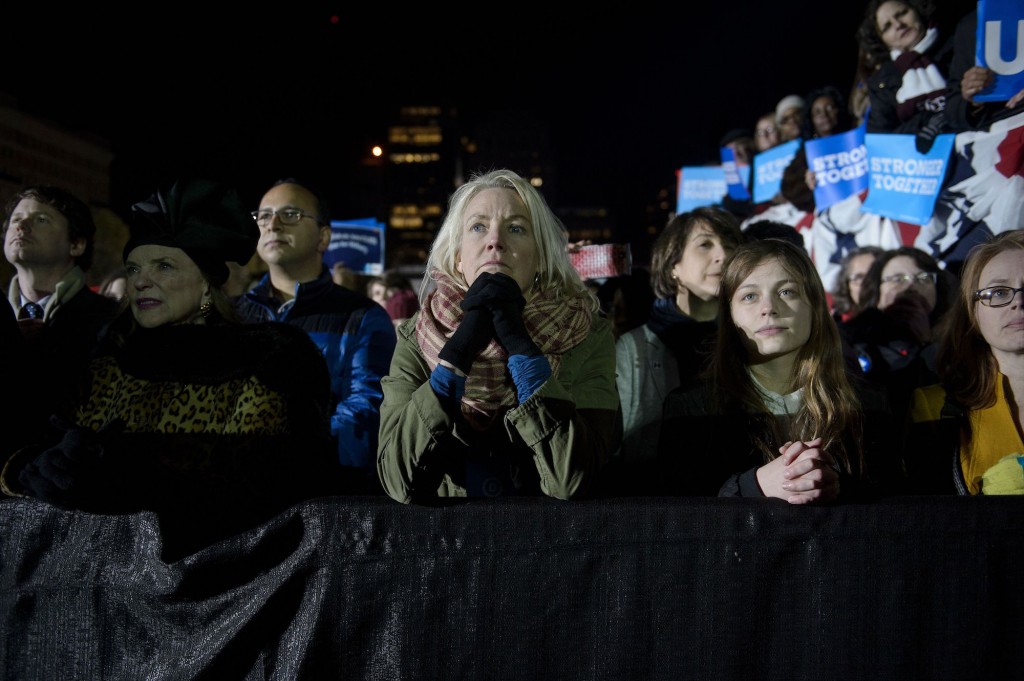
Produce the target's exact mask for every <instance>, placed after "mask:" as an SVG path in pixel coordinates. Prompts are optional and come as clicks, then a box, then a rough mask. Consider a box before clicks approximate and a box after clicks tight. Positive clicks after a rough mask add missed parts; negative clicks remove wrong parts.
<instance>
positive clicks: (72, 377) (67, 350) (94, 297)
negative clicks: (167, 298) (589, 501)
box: [0, 268, 121, 453]
mask: <svg viewBox="0 0 1024 681" xmlns="http://www.w3.org/2000/svg"><path fill="white" fill-rule="evenodd" d="M76 270H77V268H76ZM79 272H80V271H79ZM69 276H71V275H69ZM81 276H82V278H83V279H84V274H82V275H81ZM120 310H121V305H120V304H119V303H118V302H117V301H115V300H113V299H112V298H108V297H106V296H102V295H100V294H98V293H95V292H94V291H92V290H90V289H89V288H85V287H83V288H81V289H79V290H78V292H77V293H75V294H74V295H73V296H71V297H69V298H67V299H65V300H62V301H61V303H60V306H59V308H58V309H57V311H56V312H55V313H54V314H53V315H52V316H50V315H48V316H47V318H46V319H45V320H44V321H41V322H40V321H36V320H23V321H20V322H18V324H19V326H20V327H21V329H22V331H23V333H24V336H25V338H26V346H25V351H24V354H21V355H19V356H18V358H17V361H19V362H23V363H24V364H25V365H27V366H29V367H31V369H32V371H31V375H32V380H33V381H34V382H35V384H36V386H37V390H35V392H34V393H33V394H34V398H33V399H34V401H33V404H32V407H31V408H30V409H27V410H26V411H27V413H26V421H24V422H22V423H20V424H19V426H18V429H17V431H16V432H15V433H13V436H10V437H7V438H4V444H3V445H2V446H0V447H2V449H0V453H10V452H12V451H13V450H14V449H15V448H16V447H18V446H21V445H24V444H27V443H29V442H33V441H35V440H36V439H38V437H39V435H40V433H42V432H43V431H44V430H46V424H47V423H48V422H49V418H50V417H51V416H52V415H54V414H61V415H64V416H65V417H66V416H68V415H69V414H70V411H71V410H72V409H73V408H74V407H75V405H77V404H78V402H79V400H80V398H81V392H82V380H83V377H84V375H85V373H86V369H87V368H88V366H89V361H90V360H91V359H92V356H93V353H94V352H95V350H96V345H97V343H98V342H99V338H100V336H101V334H102V331H103V328H104V327H105V326H106V325H107V324H108V323H109V322H110V321H111V320H112V319H114V317H116V316H117V314H118V312H119V311H120Z"/></svg>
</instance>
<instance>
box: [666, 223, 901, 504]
mask: <svg viewBox="0 0 1024 681" xmlns="http://www.w3.org/2000/svg"><path fill="white" fill-rule="evenodd" d="M719 296H720V297H719V313H718V320H719V323H718V330H717V337H716V339H715V343H714V347H713V350H712V352H711V358H710V363H709V364H708V366H707V369H706V371H704V372H703V373H702V374H701V375H700V376H699V378H698V379H697V380H694V381H690V382H688V383H687V384H684V385H683V386H681V387H679V388H677V389H676V390H674V391H672V392H671V393H670V394H669V395H668V397H667V398H666V400H665V409H664V420H663V422H662V426H661V434H660V438H659V445H658V466H659V469H660V470H659V475H658V476H657V478H656V479H655V480H654V481H653V482H652V485H655V486H661V488H660V489H659V490H658V491H660V492H663V493H668V494H682V495H695V496H709V495H710V496H714V495H718V496H741V497H753V498H764V497H774V498H778V499H783V500H785V501H787V502H788V503H791V504H812V503H827V502H833V501H837V500H839V499H847V500H850V499H857V498H860V499H864V498H866V497H867V496H874V495H875V494H878V493H880V492H884V491H885V490H887V489H891V488H893V487H896V486H897V477H898V474H899V466H898V465H896V464H897V460H896V458H895V457H894V456H892V454H891V452H892V451H893V449H894V444H893V443H895V442H896V435H897V434H898V431H897V430H896V429H895V427H894V424H893V421H892V420H891V416H890V414H889V413H888V411H887V405H886V402H885V399H884V393H883V392H882V391H880V390H878V389H877V388H875V387H873V386H871V385H870V384H868V383H867V382H865V381H863V380H862V379H861V378H860V377H859V376H858V375H857V374H856V373H854V370H853V369H851V367H850V366H849V364H848V363H847V362H846V360H845V359H844V356H843V350H842V345H841V339H840V336H839V332H838V330H837V328H836V325H835V322H834V320H833V319H832V317H831V315H830V313H829V309H828V302H827V299H826V296H825V289H824V287H823V286H822V283H821V278H820V277H819V276H818V272H817V270H816V269H815V267H814V264H813V262H812V261H811V259H810V257H809V256H808V255H807V253H806V252H805V251H804V250H803V249H801V248H800V247H798V246H796V245H794V244H793V243H791V242H788V241H783V240H781V239H758V240H752V241H747V242H746V243H743V244H741V245H739V246H738V247H737V248H736V250H735V251H733V253H732V255H731V256H730V257H729V259H728V260H727V261H726V264H725V268H724V271H723V273H722V283H721V288H720V290H719ZM869 414H870V416H869ZM865 462H866V463H865Z"/></svg>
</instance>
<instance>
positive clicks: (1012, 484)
mask: <svg viewBox="0 0 1024 681" xmlns="http://www.w3.org/2000/svg"><path fill="white" fill-rule="evenodd" d="M936 368H937V371H938V377H939V381H938V383H937V384H935V385H930V386H928V387H923V388H919V389H917V390H915V391H914V394H913V403H912V408H911V417H912V425H911V426H910V429H909V431H908V437H907V438H906V446H905V459H906V464H907V472H908V475H909V478H910V483H911V486H912V490H913V491H916V492H920V493H924V494H947V493H948V494H1000V493H1016V494H1020V493H1022V492H1024V488H1022V477H1021V465H1022V454H1024V434H1022V431H1021V423H1022V422H1024V413H1022V407H1021V404H1022V402H1024V399H1022V397H1024V231H1021V230H1019V229H1016V230H1011V231H1008V232H1002V233H1001V234H999V235H998V236H995V237H992V239H991V240H990V241H988V242H986V243H984V244H980V245H978V246H975V247H974V248H973V249H972V250H971V252H970V253H969V255H968V257H967V260H966V261H965V264H964V269H963V272H962V275H961V279H960V299H959V300H958V301H957V303H956V304H955V305H954V306H953V308H952V310H951V311H950V323H949V333H948V334H946V335H945V336H944V337H943V339H942V341H941V343H940V344H939V348H938V356H937V358H936Z"/></svg>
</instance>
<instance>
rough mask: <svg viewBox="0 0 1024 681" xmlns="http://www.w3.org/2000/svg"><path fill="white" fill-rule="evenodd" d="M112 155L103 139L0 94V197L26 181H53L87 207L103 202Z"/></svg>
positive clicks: (107, 200) (106, 199)
mask: <svg viewBox="0 0 1024 681" xmlns="http://www.w3.org/2000/svg"><path fill="white" fill-rule="evenodd" d="M113 159H114V154H113V152H112V151H111V150H110V145H109V143H107V142H106V141H105V140H102V139H99V138H98V137H92V136H85V135H82V134H76V133H72V132H69V131H67V130H65V129H63V128H61V127H59V126H57V125H56V124H54V123H50V122H47V121H44V120H42V119H39V118H36V117H34V116H31V115H29V114H27V113H24V112H22V111H20V110H19V109H18V108H17V102H16V101H14V100H13V99H12V98H10V97H7V96H4V95H0V201H6V200H7V198H8V197H9V196H11V195H12V194H14V193H15V192H16V191H18V190H19V189H21V188H22V187H24V186H26V185H30V184H53V185H57V186H60V187H63V188H64V189H67V190H68V191H70V192H71V193H72V194H74V195H75V196H77V197H79V198H80V199H82V200H83V201H85V202H86V203H87V204H89V205H91V206H94V207H101V206H108V205H109V204H110V166H111V163H112V162H113Z"/></svg>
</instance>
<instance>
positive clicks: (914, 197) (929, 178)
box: [861, 133, 956, 225]
mask: <svg viewBox="0 0 1024 681" xmlns="http://www.w3.org/2000/svg"><path fill="white" fill-rule="evenodd" d="M955 138H956V135H939V136H938V137H936V138H935V143H934V144H933V145H932V148H931V151H929V152H928V153H927V154H921V153H918V151H917V147H916V146H914V140H915V137H914V135H891V134H875V133H868V134H867V135H865V144H866V145H867V149H868V166H869V176H870V185H869V187H868V196H867V199H866V200H865V201H864V205H863V206H861V210H862V211H864V212H865V213H872V214H874V215H881V216H882V217H887V218H892V219H893V220H899V221H901V222H909V223H911V224H914V225H923V224H926V223H927V222H928V221H929V220H930V219H931V217H932V213H933V212H934V211H935V199H936V198H938V196H939V192H941V191H942V180H943V179H944V178H945V176H946V164H947V163H949V154H950V152H951V151H952V150H953V141H954V139H955Z"/></svg>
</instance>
